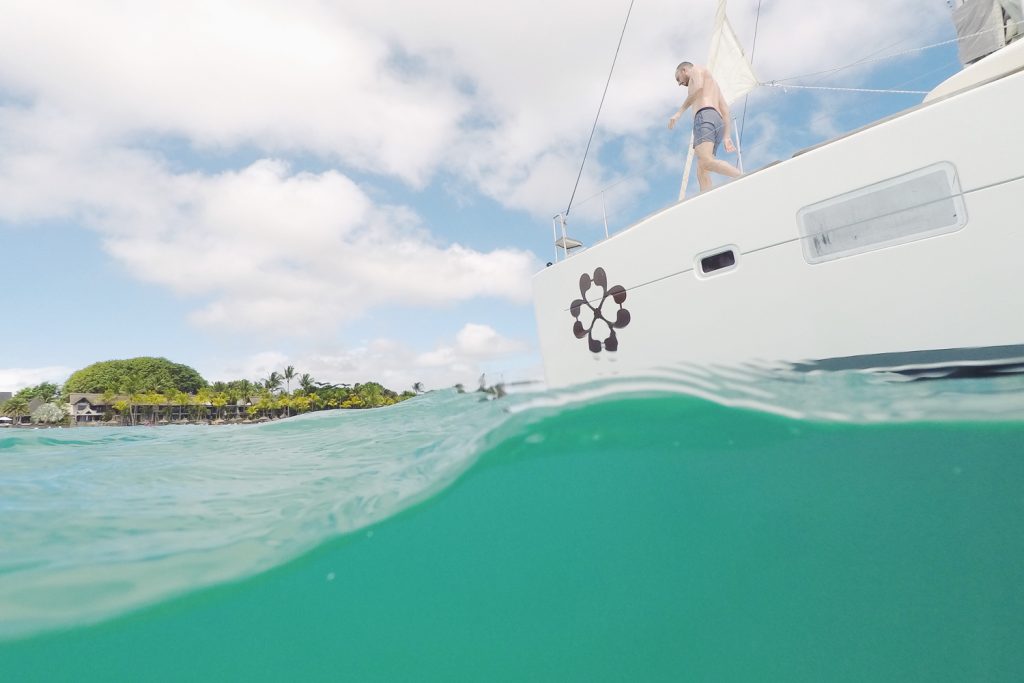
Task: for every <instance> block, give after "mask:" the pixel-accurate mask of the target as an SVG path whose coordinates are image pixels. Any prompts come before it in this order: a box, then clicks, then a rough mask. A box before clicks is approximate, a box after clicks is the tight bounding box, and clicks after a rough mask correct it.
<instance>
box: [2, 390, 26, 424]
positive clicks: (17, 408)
mask: <svg viewBox="0 0 1024 683" xmlns="http://www.w3.org/2000/svg"><path fill="white" fill-rule="evenodd" d="M0 413H3V414H4V415H7V416H8V417H10V418H13V419H14V424H20V423H21V416H22V415H28V401H27V400H25V397H24V396H15V397H14V398H12V399H9V400H8V401H7V402H6V403H4V404H3V406H0Z"/></svg>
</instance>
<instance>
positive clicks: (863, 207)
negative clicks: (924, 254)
mask: <svg viewBox="0 0 1024 683" xmlns="http://www.w3.org/2000/svg"><path fill="white" fill-rule="evenodd" d="M797 222H798V223H799V227H800V237H801V243H802V246H803V252H804V258H805V259H806V260H807V262H808V263H812V264H814V263H824V262H825V261H833V260H835V259H839V258H843V257H846V256H853V255H855V254H861V253H864V252H867V251H874V250H876V249H884V248H886V247H891V246H895V245H897V244H905V243H907V242H913V241H915V240H920V239H925V238H927V237H934V236H936V235H942V234H946V233H950V232H955V231H957V230H959V229H961V228H963V227H964V226H965V225H967V209H966V207H965V205H964V198H963V195H962V194H961V192H960V181H959V177H958V176H957V172H956V167H955V166H953V164H951V163H949V162H946V161H943V162H940V163H937V164H932V165H931V166H927V167H925V168H922V169H919V170H917V171H912V172H910V173H907V174H905V175H902V176H898V177H896V178H890V179H888V180H883V181H882V182H880V183H875V184H874V185H869V186H867V187H863V188H860V189H857V190H853V191H852V192H847V193H845V194H842V195H839V196H837V197H833V198H831V199H826V200H825V201H822V202H818V203H816V204H812V205H810V206H807V207H804V208H803V209H801V210H800V211H799V212H798V213H797Z"/></svg>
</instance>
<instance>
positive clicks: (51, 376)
mask: <svg viewBox="0 0 1024 683" xmlns="http://www.w3.org/2000/svg"><path fill="white" fill-rule="evenodd" d="M72 372H73V370H72V369H71V368H66V367H63V366H59V365H54V366H50V367H45V368H0V391H18V390H19V389H24V388H25V387H32V386H35V385H37V384H42V383H43V382H53V383H54V384H57V385H60V384H63V383H64V380H66V379H67V378H68V376H69V375H70V374H71V373H72Z"/></svg>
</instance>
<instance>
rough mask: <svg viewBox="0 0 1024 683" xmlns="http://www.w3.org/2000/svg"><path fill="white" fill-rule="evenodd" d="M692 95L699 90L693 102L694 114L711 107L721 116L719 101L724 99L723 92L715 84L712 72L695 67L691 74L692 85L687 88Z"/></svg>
mask: <svg viewBox="0 0 1024 683" xmlns="http://www.w3.org/2000/svg"><path fill="white" fill-rule="evenodd" d="M686 89H687V90H688V91H689V94H690V95H693V93H694V92H697V91H698V90H699V91H700V92H698V93H697V97H696V99H694V101H693V105H692V106H693V109H692V110H691V111H693V112H694V113H696V112H698V111H700V110H701V109H705V108H706V107H711V108H712V109H714V110H715V111H717V112H718V113H719V114H721V113H722V110H721V109H720V108H719V101H720V100H721V98H722V91H721V90H720V89H719V87H718V83H716V82H715V79H714V77H712V76H711V72H710V71H708V70H707V69H705V68H704V67H702V66H694V67H693V69H692V70H691V72H690V83H689V85H688V86H687V88H686Z"/></svg>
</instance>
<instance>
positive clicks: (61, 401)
mask: <svg viewBox="0 0 1024 683" xmlns="http://www.w3.org/2000/svg"><path fill="white" fill-rule="evenodd" d="M293 384H294V387H295V388H294V390H293V389H292V386H293ZM422 390H423V386H422V384H420V383H419V382H417V383H416V385H415V386H414V390H412V391H403V392H402V393H397V392H395V391H392V390H391V389H388V388H386V387H384V386H383V385H381V384H380V383H378V382H365V383H356V384H331V383H328V382H320V381H317V380H316V379H315V378H314V377H313V376H312V375H310V374H309V373H302V374H299V373H298V372H297V371H296V369H295V367H294V366H291V365H289V366H288V367H286V368H284V370H283V371H282V372H278V371H276V370H275V371H273V372H271V373H270V374H269V375H268V376H267V377H265V378H262V379H257V380H248V379H240V380H233V381H230V382H223V381H220V382H213V383H210V382H207V381H206V380H205V379H204V378H203V377H202V376H201V375H200V374H199V373H198V372H197V371H196V370H194V369H193V368H191V367H189V366H187V365H182V364H179V363H172V362H171V361H169V360H167V359H165V358H149V357H145V358H131V359H127V360H112V361H103V362H100V363H94V364H92V365H90V366H88V367H86V368H83V369H81V370H78V371H77V372H75V373H73V374H72V375H71V377H69V378H68V381H67V382H65V384H64V386H63V387H62V388H61V387H58V386H57V385H56V384H52V383H44V384H40V385H37V386H35V387H29V388H26V389H22V390H21V391H19V392H18V393H17V394H15V396H14V397H13V398H11V399H10V400H8V401H7V402H6V403H4V404H3V405H2V406H0V413H3V414H5V415H9V416H11V417H12V418H13V419H14V421H15V422H21V421H22V418H24V417H26V416H29V413H30V409H29V404H30V402H32V401H33V400H34V399H36V398H39V399H41V400H42V404H41V405H39V406H38V407H37V408H35V410H33V411H31V419H32V421H33V422H49V423H54V422H60V421H64V420H65V419H66V417H67V409H66V406H67V404H68V402H69V400H70V398H71V394H73V393H75V394H79V393H81V394H100V395H101V396H102V400H101V403H102V404H103V405H105V406H108V407H109V409H110V410H111V412H110V414H108V415H106V416H105V417H104V421H107V422H109V421H116V422H119V423H121V424H125V425H135V424H161V423H169V422H180V421H220V420H228V419H248V420H260V419H276V418H280V417H288V416H291V415H298V414H300V413H306V412H310V411H315V410H331V409H362V408H378V407H382V406H388V405H392V404H394V403H398V402H399V401H403V400H405V399H407V398H411V397H412V396H415V395H416V394H418V393H420V392H421V391H422Z"/></svg>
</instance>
